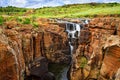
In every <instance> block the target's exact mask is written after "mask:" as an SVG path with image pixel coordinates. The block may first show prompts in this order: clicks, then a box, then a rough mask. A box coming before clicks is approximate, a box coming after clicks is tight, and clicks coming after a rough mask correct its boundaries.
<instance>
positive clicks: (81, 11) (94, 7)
mask: <svg viewBox="0 0 120 80" xmlns="http://www.w3.org/2000/svg"><path fill="white" fill-rule="evenodd" d="M0 14H1V15H9V16H18V15H19V16H29V17H33V16H35V17H43V18H64V17H70V18H79V17H96V16H101V15H111V16H113V15H118V16H120V3H88V4H73V5H64V6H58V7H44V8H38V9H26V8H16V7H11V6H10V7H6V8H2V7H1V8H0Z"/></svg>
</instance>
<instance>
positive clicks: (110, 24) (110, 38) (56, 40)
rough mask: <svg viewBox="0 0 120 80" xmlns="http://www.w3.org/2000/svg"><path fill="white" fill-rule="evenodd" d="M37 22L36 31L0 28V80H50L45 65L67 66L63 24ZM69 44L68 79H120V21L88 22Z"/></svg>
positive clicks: (12, 27) (51, 78)
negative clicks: (70, 64)
mask: <svg viewBox="0 0 120 80" xmlns="http://www.w3.org/2000/svg"><path fill="white" fill-rule="evenodd" d="M65 20H67V19H65ZM69 21H73V22H76V23H78V24H79V23H80V24H81V21H80V20H79V19H77V20H75V19H74V20H72V19H69ZM38 22H39V28H33V27H31V25H21V27H15V26H17V25H18V24H17V23H15V24H14V25H9V24H8V23H6V28H2V27H1V28H0V80H24V79H25V80H28V79H32V78H33V79H34V80H54V75H53V74H52V73H51V72H49V70H48V63H49V62H53V63H61V64H63V63H67V64H69V63H70V61H71V60H70V59H71V57H70V55H69V54H70V51H69V43H68V39H67V34H66V33H65V23H64V24H60V23H50V20H48V19H38ZM52 22H54V20H53V19H52ZM72 45H73V46H74V50H73V54H72V56H73V63H72V66H71V67H70V69H69V70H70V71H69V78H70V79H71V80H114V79H115V80H119V79H120V77H119V75H120V18H112V17H106V18H94V19H91V21H90V23H89V24H87V25H84V24H83V25H82V28H81V31H80V37H79V38H78V39H76V40H75V41H74V43H73V44H72Z"/></svg>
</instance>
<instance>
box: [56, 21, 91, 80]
mask: <svg viewBox="0 0 120 80" xmlns="http://www.w3.org/2000/svg"><path fill="white" fill-rule="evenodd" d="M80 21H82V24H77V23H72V22H67V21H62V20H58V21H57V22H58V23H66V27H65V32H66V33H67V36H68V43H69V48H70V56H71V62H70V65H69V66H67V67H65V68H64V69H63V70H62V73H61V75H62V76H61V79H60V80H68V77H67V73H68V72H69V69H70V66H72V63H73V50H74V43H75V42H74V41H76V39H78V38H79V37H80V31H81V28H82V27H83V26H84V25H86V24H88V23H89V21H90V20H84V19H82V20H80Z"/></svg>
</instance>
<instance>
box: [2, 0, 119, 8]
mask: <svg viewBox="0 0 120 80" xmlns="http://www.w3.org/2000/svg"><path fill="white" fill-rule="evenodd" d="M90 2H105V3H108V2H120V0H0V6H16V7H28V8H39V7H43V6H60V5H63V4H75V3H90Z"/></svg>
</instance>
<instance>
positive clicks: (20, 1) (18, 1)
mask: <svg viewBox="0 0 120 80" xmlns="http://www.w3.org/2000/svg"><path fill="white" fill-rule="evenodd" d="M26 4H27V0H10V1H9V5H10V6H16V7H24V6H25V5H26Z"/></svg>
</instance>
